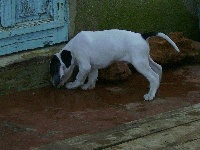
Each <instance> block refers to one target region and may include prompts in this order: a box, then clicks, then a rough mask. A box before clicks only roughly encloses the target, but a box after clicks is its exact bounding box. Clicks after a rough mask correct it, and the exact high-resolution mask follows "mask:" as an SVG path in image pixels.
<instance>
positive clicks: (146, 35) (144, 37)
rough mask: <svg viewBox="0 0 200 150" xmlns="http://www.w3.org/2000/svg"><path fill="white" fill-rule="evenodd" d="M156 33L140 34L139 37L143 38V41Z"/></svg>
mask: <svg viewBox="0 0 200 150" xmlns="http://www.w3.org/2000/svg"><path fill="white" fill-rule="evenodd" d="M157 34H158V33H157V32H148V33H143V34H141V36H142V37H143V39H145V40H146V39H148V38H150V37H152V36H156V35H157Z"/></svg>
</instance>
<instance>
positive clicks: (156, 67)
mask: <svg viewBox="0 0 200 150" xmlns="http://www.w3.org/2000/svg"><path fill="white" fill-rule="evenodd" d="M149 65H150V67H151V69H152V70H153V71H154V72H155V73H157V74H158V75H159V79H160V81H161V78H162V66H161V65H159V64H157V63H156V62H154V61H153V59H152V58H151V57H150V56H149Z"/></svg>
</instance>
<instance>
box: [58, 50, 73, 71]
mask: <svg viewBox="0 0 200 150" xmlns="http://www.w3.org/2000/svg"><path fill="white" fill-rule="evenodd" d="M60 56H61V60H62V62H63V63H64V64H65V66H66V67H67V68H68V67H69V66H70V65H71V60H72V55H71V52H70V51H67V50H63V51H62V52H61V54H60Z"/></svg>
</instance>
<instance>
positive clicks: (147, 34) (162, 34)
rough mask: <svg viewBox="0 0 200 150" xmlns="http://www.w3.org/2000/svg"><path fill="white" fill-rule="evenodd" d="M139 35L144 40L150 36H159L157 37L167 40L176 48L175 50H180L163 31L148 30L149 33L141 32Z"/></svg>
mask: <svg viewBox="0 0 200 150" xmlns="http://www.w3.org/2000/svg"><path fill="white" fill-rule="evenodd" d="M141 36H142V37H143V39H145V40H148V39H149V38H150V37H152V36H159V37H161V38H163V39H165V40H167V41H168V42H169V43H170V44H171V45H172V46H173V47H174V48H175V49H176V51H177V52H180V50H179V48H178V47H177V46H176V44H175V43H174V42H173V41H172V40H171V39H170V38H169V37H168V36H167V35H165V34H164V33H161V32H149V33H143V34H141Z"/></svg>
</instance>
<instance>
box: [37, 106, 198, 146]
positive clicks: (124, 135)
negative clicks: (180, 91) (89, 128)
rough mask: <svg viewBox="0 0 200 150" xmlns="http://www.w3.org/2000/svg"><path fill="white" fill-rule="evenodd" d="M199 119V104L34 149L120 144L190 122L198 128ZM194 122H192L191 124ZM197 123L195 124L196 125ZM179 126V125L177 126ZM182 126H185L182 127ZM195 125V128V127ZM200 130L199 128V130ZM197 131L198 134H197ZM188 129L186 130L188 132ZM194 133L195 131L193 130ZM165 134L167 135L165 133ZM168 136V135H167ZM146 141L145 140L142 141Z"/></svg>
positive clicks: (193, 128) (192, 128) (193, 127)
mask: <svg viewBox="0 0 200 150" xmlns="http://www.w3.org/2000/svg"><path fill="white" fill-rule="evenodd" d="M199 120H200V104H197V105H193V106H190V107H186V108H182V109H178V110H176V111H171V112H167V113H163V114H159V115H156V116H153V117H149V118H145V119H142V120H138V121H133V122H130V123H127V124H124V125H121V126H119V127H116V128H114V129H111V130H108V131H105V132H101V133H97V134H93V135H82V136H78V137H74V138H70V139H66V140H63V141H59V142H56V143H53V144H50V145H47V146H45V147H41V148H38V149H36V150H45V149H48V148H50V147H52V146H53V147H54V148H55V147H56V146H57V147H58V148H61V147H65V146H72V147H73V148H78V149H104V148H109V147H112V146H116V145H120V144H122V143H125V142H130V141H134V140H137V139H140V138H143V137H147V136H151V135H152V134H153V135H155V134H159V133H164V132H165V131H167V130H172V131H174V130H173V129H176V128H177V129H178V128H179V129H180V130H181V129H183V130H185V129H186V128H187V125H188V124H190V123H191V128H190V129H191V130H193V131H197V130H199V124H198V123H199ZM192 122H194V124H192ZM196 124H197V125H196ZM179 126H180V127H179ZM184 126H186V127H185V128H184ZM196 127H197V130H196V129H195V128H196ZM199 131H200V130H199ZM199 131H198V134H199ZM189 132H190V131H189V130H188V133H189ZM194 133H195V132H194ZM166 136H167V135H166ZM168 136H169V137H170V135H168ZM144 142H146V141H144Z"/></svg>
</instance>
